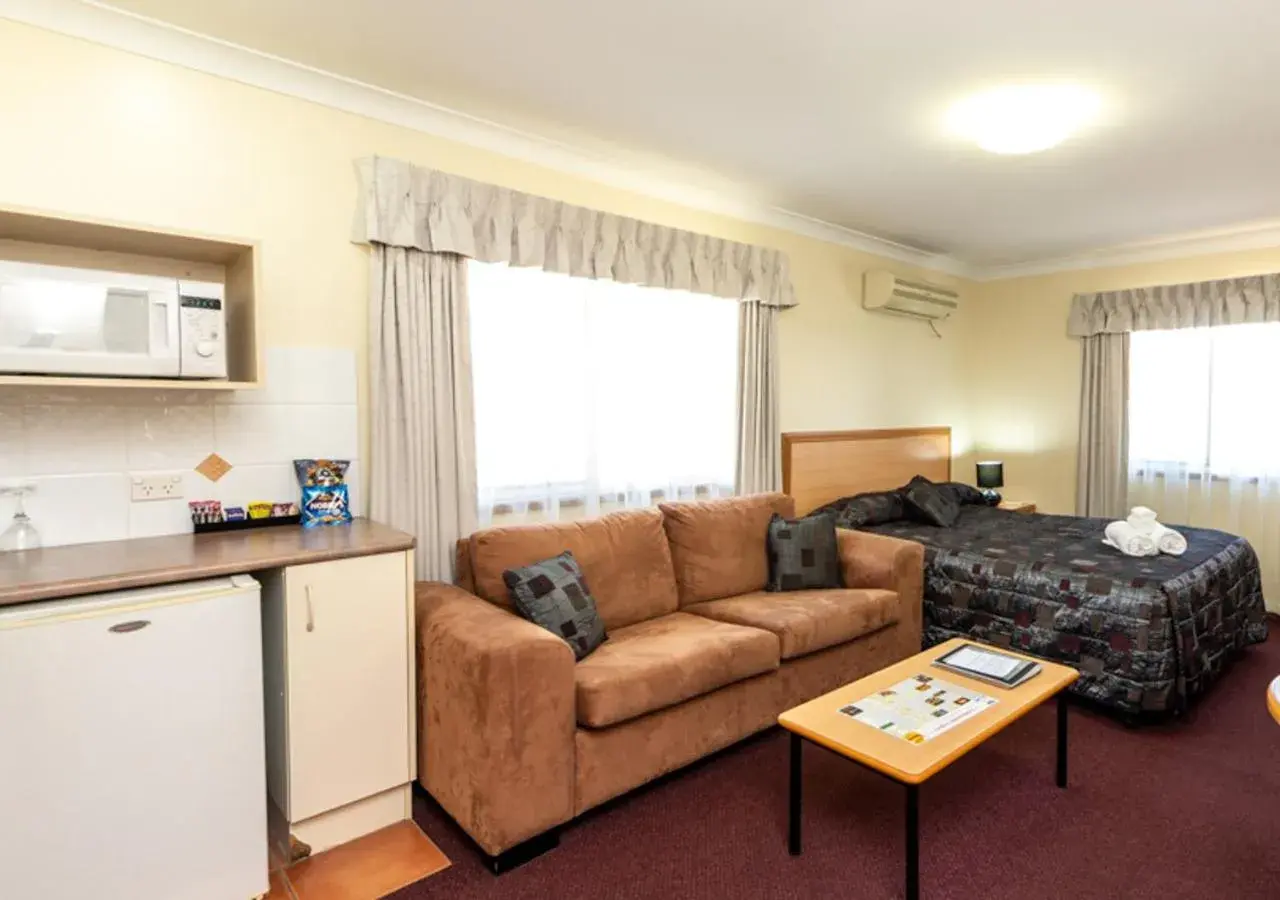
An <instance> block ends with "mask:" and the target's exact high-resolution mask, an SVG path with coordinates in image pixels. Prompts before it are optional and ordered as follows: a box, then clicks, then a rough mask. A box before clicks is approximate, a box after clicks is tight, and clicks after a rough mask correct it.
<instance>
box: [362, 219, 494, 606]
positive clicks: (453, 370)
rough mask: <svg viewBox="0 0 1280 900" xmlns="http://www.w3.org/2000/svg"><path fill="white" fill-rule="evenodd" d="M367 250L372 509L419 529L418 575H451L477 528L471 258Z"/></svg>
mask: <svg viewBox="0 0 1280 900" xmlns="http://www.w3.org/2000/svg"><path fill="white" fill-rule="evenodd" d="M371 260H372V265H371V284H370V290H369V297H370V322H369V344H370V354H369V398H370V422H369V447H370V459H371V463H372V464H371V466H370V472H369V474H370V478H371V482H370V491H369V513H370V517H371V518H373V519H375V520H377V521H379V522H385V523H386V524H388V525H390V526H392V527H393V528H398V529H400V530H401V531H406V532H408V533H409V534H412V535H414V536H415V537H417V539H418V545H417V549H416V550H415V553H414V558H415V563H416V577H417V578H418V579H419V580H433V581H448V580H451V578H452V569H453V556H454V552H453V548H454V542H455V541H457V540H458V538H460V537H463V536H465V535H468V534H470V533H471V532H472V531H474V530H475V528H476V482H475V425H474V421H473V413H472V388H471V345H470V340H469V337H468V313H467V262H466V260H465V259H463V258H462V257H460V256H457V255H454V254H445V253H423V252H421V251H419V250H413V249H405V248H403V247H386V246H382V245H380V244H375V245H374V247H373V252H372V254H371Z"/></svg>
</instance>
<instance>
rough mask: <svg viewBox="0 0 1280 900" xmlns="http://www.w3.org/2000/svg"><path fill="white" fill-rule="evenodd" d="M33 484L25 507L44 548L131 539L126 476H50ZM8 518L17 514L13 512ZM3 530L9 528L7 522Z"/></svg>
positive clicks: (35, 479) (33, 480)
mask: <svg viewBox="0 0 1280 900" xmlns="http://www.w3.org/2000/svg"><path fill="white" fill-rule="evenodd" d="M31 481H32V482H33V483H34V484H35V491H34V492H33V493H32V494H30V495H28V496H27V497H26V498H25V500H24V503H25V505H26V509H27V514H28V515H29V516H31V521H32V524H34V525H35V526H36V529H37V530H38V531H39V532H40V538H41V542H42V543H43V545H44V546H46V547H53V546H56V545H58V544H83V543H85V542H87V541H118V540H122V539H124V538H126V537H128V536H129V479H128V477H127V476H125V475H124V474H123V473H118V472H117V473H113V474H99V475H68V476H47V477H40V478H33V479H31ZM8 514H9V515H12V514H13V510H12V508H10V509H9V510H8ZM3 527H4V528H8V527H9V523H8V521H7V520H6V521H5V523H4V526H3ZM0 530H3V529H0Z"/></svg>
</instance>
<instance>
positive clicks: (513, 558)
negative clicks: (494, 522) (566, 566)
mask: <svg viewBox="0 0 1280 900" xmlns="http://www.w3.org/2000/svg"><path fill="white" fill-rule="evenodd" d="M469 543H470V557H471V571H472V575H473V580H474V584H475V591H476V593H477V594H478V595H479V596H481V597H483V598H484V599H486V600H488V601H490V602H491V603H497V604H499V605H500V606H503V607H505V608H507V609H512V608H513V607H512V605H511V595H510V593H509V592H508V590H507V586H506V584H505V583H503V580H502V573H503V572H504V571H506V570H507V569H515V568H519V567H520V566H527V565H529V564H530V563H535V562H538V561H539V560H543V559H547V558H549V557H552V556H556V555H557V554H560V553H563V552H565V551H566V550H568V551H569V552H571V553H572V554H573V556H574V558H575V559H576V560H577V561H578V565H579V566H581V567H582V574H583V576H584V577H585V579H586V582H587V584H589V585H590V586H591V594H592V596H594V597H595V600H596V609H597V610H598V611H599V613H600V618H601V619H602V620H603V621H604V625H605V627H606V628H608V629H610V630H612V629H614V628H622V627H624V626H627V625H632V624H634V623H636V622H642V621H644V620H645V619H652V618H654V617H655V616H662V615H666V614H667V613H671V612H675V610H676V609H677V607H678V601H677V597H676V582H675V575H674V573H673V572H672V570H671V551H670V550H669V549H668V547H667V539H666V536H665V534H664V533H663V530H662V513H660V512H658V510H656V509H636V510H627V511H625V512H616V513H610V514H609V515H607V516H601V517H600V518H598V519H589V520H587V521H584V522H548V523H545V524H540V525H513V526H509V527H504V528H487V529H485V530H483V531H477V532H476V533H475V534H473V535H471V540H470V542H469Z"/></svg>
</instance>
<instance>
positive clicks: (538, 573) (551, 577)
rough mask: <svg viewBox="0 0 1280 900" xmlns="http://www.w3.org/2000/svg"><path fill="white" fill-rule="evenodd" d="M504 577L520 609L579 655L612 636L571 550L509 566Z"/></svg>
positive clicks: (513, 599)
mask: <svg viewBox="0 0 1280 900" xmlns="http://www.w3.org/2000/svg"><path fill="white" fill-rule="evenodd" d="M502 580H503V582H504V583H505V584H506V586H507V590H509V591H510V592H511V602H512V603H513V604H514V605H515V608H516V611H517V612H519V613H520V615H521V616H523V617H524V618H526V619H528V620H529V621H530V622H532V623H533V624H535V625H541V626H542V627H543V628H545V629H547V631H550V632H551V633H552V634H554V635H556V636H558V637H561V638H564V639H565V641H567V642H568V644H569V646H570V647H572V648H573V655H574V658H575V659H583V658H584V657H586V655H587V654H588V653H590V652H591V651H592V650H594V649H596V648H597V647H599V646H600V645H601V644H603V643H604V642H605V640H606V638H608V635H607V634H605V630H604V623H603V622H601V621H600V614H599V613H598V612H596V601H595V598H594V597H592V596H591V591H590V590H588V589H587V582H586V579H584V578H583V577H582V568H581V567H580V566H579V565H578V561H577V560H576V559H574V558H573V554H572V553H570V552H569V551H567V550H566V551H565V552H564V553H561V554H560V555H559V556H553V557H551V559H544V560H542V562H536V563H533V564H532V565H528V566H522V567H521V568H519V569H508V570H507V571H505V572H503V573H502Z"/></svg>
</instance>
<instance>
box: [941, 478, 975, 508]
mask: <svg viewBox="0 0 1280 900" xmlns="http://www.w3.org/2000/svg"><path fill="white" fill-rule="evenodd" d="M938 487H940V488H942V489H943V490H945V491H948V492H950V494H951V496H952V497H954V498H955V501H956V503H958V504H960V505H961V506H977V505H980V504H985V503H986V502H987V500H986V498H985V497H983V496H982V491H980V490H978V489H977V488H976V487H974V486H973V485H971V484H964V483H963V482H960V481H944V482H942V483H941V484H939V485H938Z"/></svg>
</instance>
